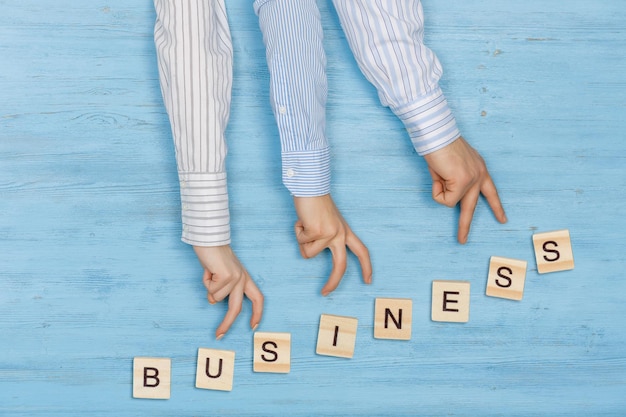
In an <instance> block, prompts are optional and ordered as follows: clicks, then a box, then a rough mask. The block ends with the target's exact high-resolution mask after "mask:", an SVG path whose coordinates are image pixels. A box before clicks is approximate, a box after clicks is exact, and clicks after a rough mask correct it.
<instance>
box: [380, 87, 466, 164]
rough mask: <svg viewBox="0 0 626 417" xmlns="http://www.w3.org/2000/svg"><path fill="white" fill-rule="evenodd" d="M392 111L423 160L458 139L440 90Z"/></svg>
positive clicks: (454, 121)
mask: <svg viewBox="0 0 626 417" xmlns="http://www.w3.org/2000/svg"><path fill="white" fill-rule="evenodd" d="M391 110H392V111H393V112H394V114H395V115H396V116H398V118H400V120H402V123H404V126H405V127H406V130H407V131H408V132H409V136H410V137H411V142H413V146H414V147H415V150H416V151H417V153H418V154H420V155H422V156H423V155H426V154H429V153H431V152H434V151H436V150H439V149H441V148H443V147H445V146H447V145H449V144H450V143H452V142H454V141H455V140H456V139H458V138H459V136H461V132H459V129H458V128H457V126H456V120H455V119H454V115H453V114H452V111H450V108H449V107H448V102H447V100H446V98H445V97H444V95H443V92H442V91H441V89H440V88H437V89H436V90H435V91H433V92H432V93H431V94H429V95H427V96H425V97H423V98H421V99H420V100H418V101H416V102H413V103H409V104H405V105H403V106H399V107H396V108H391Z"/></svg>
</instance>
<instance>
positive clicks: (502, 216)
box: [480, 175, 507, 223]
mask: <svg viewBox="0 0 626 417" xmlns="http://www.w3.org/2000/svg"><path fill="white" fill-rule="evenodd" d="M480 191H481V192H482V194H483V195H484V196H485V198H486V199H487V203H489V207H491V210H492V211H493V214H494V215H495V216H496V219H498V221H499V222H500V223H506V222H507V218H506V213H505V212H504V207H502V202H501V201H500V196H498V190H497V189H496V186H495V184H494V183H493V180H492V179H491V176H489V175H487V178H486V180H485V181H484V182H483V186H482V188H481V189H480Z"/></svg>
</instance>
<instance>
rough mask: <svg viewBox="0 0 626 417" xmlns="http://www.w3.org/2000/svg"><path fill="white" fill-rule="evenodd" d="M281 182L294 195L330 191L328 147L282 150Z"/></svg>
mask: <svg viewBox="0 0 626 417" xmlns="http://www.w3.org/2000/svg"><path fill="white" fill-rule="evenodd" d="M282 164H283V184H285V187H287V189H288V190H289V192H290V193H291V194H292V195H293V196H294V197H318V196H321V195H326V194H329V193H330V149H329V148H324V149H320V150H314V151H296V152H283V153H282Z"/></svg>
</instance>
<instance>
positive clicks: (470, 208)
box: [424, 137, 507, 243]
mask: <svg viewBox="0 0 626 417" xmlns="http://www.w3.org/2000/svg"><path fill="white" fill-rule="evenodd" d="M424 159H426V163H428V170H429V171H430V175H431V177H432V179H433V187H432V191H433V199H434V200H435V201H436V202H437V203H439V204H443V205H444V206H448V207H454V206H456V205H457V203H459V202H460V203H461V214H460V216H459V229H458V234H457V240H458V241H459V243H466V242H467V236H468V235H469V231H470V225H471V223H472V218H473V217H474V209H475V208H476V204H477V203H478V198H479V197H480V194H482V195H484V196H485V198H486V199H487V202H488V203H489V206H490V207H491V210H492V211H493V213H494V215H495V216H496V219H497V220H498V221H499V222H500V223H506V221H507V219H506V214H505V213H504V209H503V208H502V203H501V202H500V197H498V191H497V190H496V186H495V185H494V183H493V180H492V179H491V176H490V175H489V172H488V171H487V166H486V165H485V161H483V158H482V157H481V156H480V155H479V154H478V152H476V150H474V148H472V147H471V146H470V145H469V144H468V143H467V142H466V141H465V139H463V138H462V137H461V138H459V139H457V140H455V141H454V142H452V143H451V144H450V145H448V146H446V147H445V148H442V149H439V150H437V151H435V152H433V153H430V154H427V155H425V156H424Z"/></svg>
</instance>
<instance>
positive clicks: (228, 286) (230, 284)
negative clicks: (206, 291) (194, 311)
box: [210, 278, 242, 303]
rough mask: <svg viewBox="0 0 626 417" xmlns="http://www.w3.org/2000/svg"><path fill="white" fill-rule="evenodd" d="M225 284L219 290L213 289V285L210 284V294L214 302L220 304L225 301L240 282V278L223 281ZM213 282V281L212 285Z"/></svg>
mask: <svg viewBox="0 0 626 417" xmlns="http://www.w3.org/2000/svg"><path fill="white" fill-rule="evenodd" d="M224 281H225V283H224V284H223V285H222V287H221V288H219V289H218V288H213V284H211V292H210V294H211V295H212V296H213V299H214V300H215V301H216V302H218V303H219V302H220V301H222V300H223V299H225V298H226V297H228V295H229V294H230V293H231V292H233V290H234V288H235V286H236V285H238V284H239V282H240V281H242V279H241V278H233V279H229V280H224ZM214 282H215V281H213V283H214Z"/></svg>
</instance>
